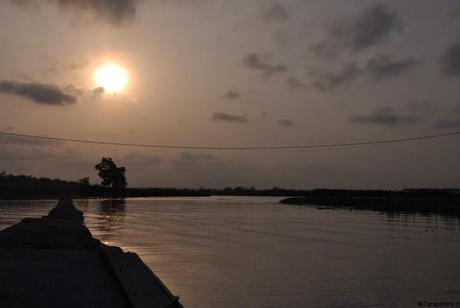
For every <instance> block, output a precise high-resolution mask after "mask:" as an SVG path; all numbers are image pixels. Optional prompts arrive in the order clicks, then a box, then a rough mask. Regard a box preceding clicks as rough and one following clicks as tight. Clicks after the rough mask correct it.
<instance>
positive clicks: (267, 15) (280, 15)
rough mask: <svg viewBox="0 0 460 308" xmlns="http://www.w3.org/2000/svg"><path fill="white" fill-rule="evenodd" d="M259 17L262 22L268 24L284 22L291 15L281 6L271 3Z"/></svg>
mask: <svg viewBox="0 0 460 308" xmlns="http://www.w3.org/2000/svg"><path fill="white" fill-rule="evenodd" d="M261 17H262V19H263V20H266V21H269V22H285V21H287V20H288V19H289V18H290V17H291V15H290V14H289V11H288V10H287V9H286V8H285V7H284V6H282V5H281V4H279V3H272V4H271V5H270V6H268V7H266V8H265V9H264V10H263V12H262V15H261Z"/></svg>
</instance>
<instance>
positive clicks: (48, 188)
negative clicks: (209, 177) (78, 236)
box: [0, 172, 206, 200]
mask: <svg viewBox="0 0 460 308" xmlns="http://www.w3.org/2000/svg"><path fill="white" fill-rule="evenodd" d="M82 180H83V181H82ZM82 180H80V181H79V182H74V181H64V180H60V179H48V178H36V177H32V176H27V175H12V174H6V173H5V172H1V173H0V199H3V200H5V199H44V198H53V199H54V198H60V197H62V196H71V197H73V198H99V197H101V198H104V197H121V198H124V197H150V196H167V197H169V196H206V194H205V193H203V192H201V191H199V190H192V189H174V188H125V189H122V190H114V189H113V188H112V187H106V186H102V185H92V184H89V182H88V181H84V179H82Z"/></svg>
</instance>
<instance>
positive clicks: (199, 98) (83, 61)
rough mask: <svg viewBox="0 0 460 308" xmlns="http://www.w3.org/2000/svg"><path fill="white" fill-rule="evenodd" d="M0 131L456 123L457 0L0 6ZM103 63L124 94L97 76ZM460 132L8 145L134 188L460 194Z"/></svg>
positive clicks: (94, 134) (23, 166)
mask: <svg viewBox="0 0 460 308" xmlns="http://www.w3.org/2000/svg"><path fill="white" fill-rule="evenodd" d="M0 20H1V21H0V45H1V49H0V130H1V131H10V132H15V133H26V134H35V135H44V136H45V135H46V136H54V137H66V138H80V139H89V140H104V141H113V142H129V143H144V144H145V143H149V144H174V145H195V146H224V145H225V146H267V145H281V146H282V145H296V144H321V143H343V142H354V141H367V140H374V139H387V138H403V137H412V136H422V135H430V134H441V133H446V132H452V131H460V86H459V85H460V3H459V1H458V0H397V1H384V2H382V1H373V0H368V1H362V0H347V1H343V0H321V1H316V0H283V1H278V2H277V1H265V0H251V1H247V0H246V1H241V0H233V1H229V0H3V1H1V2H0ZM106 63H113V64H117V65H119V66H121V67H123V68H124V69H125V70H126V71H127V72H128V74H129V83H128V86H127V87H126V88H125V89H124V90H123V91H120V92H118V93H108V92H107V91H102V90H101V88H99V86H100V85H98V84H95V82H94V74H95V71H96V70H97V69H98V68H99V67H101V65H104V64H106ZM459 154H460V138H459V137H449V138H441V139H437V140H429V141H422V142H418V143H408V144H394V145H385V146H383V145H380V146H368V147H356V148H348V149H334V150H308V151H307V150H303V151H302V150H283V151H281V150H280V151H271V152H267V151H228V152H225V151H184V150H158V149H138V148H122V147H114V146H102V145H101V146H99V145H98V146H96V145H91V146H88V145H82V144H75V143H67V142H49V141H46V142H45V141H40V140H34V139H21V138H16V137H0V170H5V171H7V172H11V173H25V174H30V175H35V176H46V177H60V178H65V179H79V178H81V177H84V176H90V177H91V180H92V181H93V182H96V181H99V179H98V178H97V175H96V172H95V170H94V165H95V164H96V163H97V162H98V161H99V160H100V158H101V157H102V156H111V157H113V159H114V160H115V162H116V163H118V164H119V165H123V166H125V167H126V168H127V177H128V182H129V184H130V185H131V186H175V187H200V186H210V187H224V186H237V185H242V186H251V185H252V186H255V187H260V188H262V187H271V186H274V185H278V186H281V187H293V188H315V187H331V188H337V187H341V188H404V187H446V186H450V187H454V186H455V187H459V186H460V172H459V171H460V160H459V157H460V155H459Z"/></svg>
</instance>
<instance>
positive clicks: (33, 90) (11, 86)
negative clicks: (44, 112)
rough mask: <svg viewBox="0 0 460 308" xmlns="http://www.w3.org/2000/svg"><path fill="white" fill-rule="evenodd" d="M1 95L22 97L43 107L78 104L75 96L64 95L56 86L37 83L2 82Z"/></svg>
mask: <svg viewBox="0 0 460 308" xmlns="http://www.w3.org/2000/svg"><path fill="white" fill-rule="evenodd" d="M0 93H4V94H13V95H17V96H21V97H24V98H27V99H29V100H32V101H33V102H35V103H38V104H43V105H52V106H65V105H70V104H74V103H76V102H77V98H76V97H75V96H73V95H68V94H66V93H64V92H63V91H62V90H61V89H59V88H58V87H57V86H55V85H49V84H42V83H35V82H30V83H21V82H18V81H0Z"/></svg>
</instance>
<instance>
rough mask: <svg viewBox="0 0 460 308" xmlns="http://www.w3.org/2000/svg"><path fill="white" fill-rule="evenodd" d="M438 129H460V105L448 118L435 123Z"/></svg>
mask: <svg viewBox="0 0 460 308" xmlns="http://www.w3.org/2000/svg"><path fill="white" fill-rule="evenodd" d="M434 127H436V128H460V105H457V106H456V108H454V109H453V110H452V111H451V112H450V114H449V116H448V117H445V118H443V119H440V120H438V121H437V122H435V123H434Z"/></svg>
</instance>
